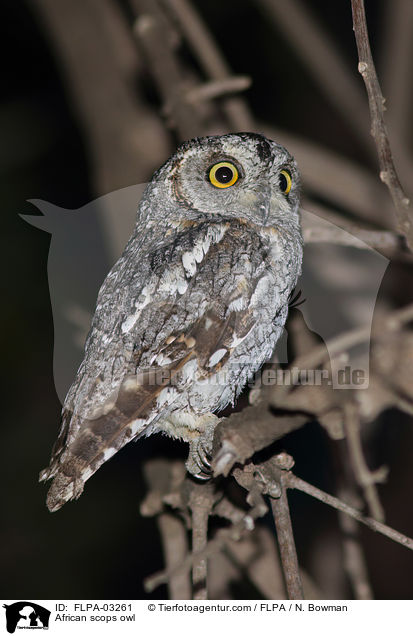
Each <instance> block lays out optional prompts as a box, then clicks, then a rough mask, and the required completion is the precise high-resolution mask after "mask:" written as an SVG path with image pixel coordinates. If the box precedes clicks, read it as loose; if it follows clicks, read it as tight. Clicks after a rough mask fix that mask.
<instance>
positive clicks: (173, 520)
mask: <svg viewBox="0 0 413 636" xmlns="http://www.w3.org/2000/svg"><path fill="white" fill-rule="evenodd" d="M157 522H158V528H159V532H160V534H161V541H162V547H163V553H164V557H165V565H166V567H167V568H168V569H173V568H174V567H175V566H176V565H177V564H178V563H180V562H181V561H182V560H183V559H184V558H185V556H186V555H187V554H188V540H187V533H186V528H185V525H184V523H183V521H182V519H179V518H177V517H175V516H174V515H172V514H170V513H168V512H163V513H161V514H159V515H158V517H157ZM168 587H169V598H171V599H176V600H178V599H183V600H185V599H186V600H187V599H190V598H191V582H190V580H189V576H188V572H178V573H177V574H176V575H175V576H171V577H170V579H169V580H168Z"/></svg>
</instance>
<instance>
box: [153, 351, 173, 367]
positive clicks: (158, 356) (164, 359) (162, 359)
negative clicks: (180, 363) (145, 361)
mask: <svg viewBox="0 0 413 636" xmlns="http://www.w3.org/2000/svg"><path fill="white" fill-rule="evenodd" d="M154 362H156V364H158V365H159V366H160V367H163V366H164V365H165V364H171V362H172V360H171V358H168V356H165V355H164V354H163V353H162V352H161V353H155V354H154V355H153V356H152V358H151V359H150V361H149V364H153V363H154Z"/></svg>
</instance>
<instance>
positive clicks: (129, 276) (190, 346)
mask: <svg viewBox="0 0 413 636" xmlns="http://www.w3.org/2000/svg"><path fill="white" fill-rule="evenodd" d="M265 251H266V248H265V247H264V245H263V243H262V240H261V238H260V236H259V234H258V233H254V232H252V231H251V228H249V227H246V225H245V224H241V223H238V222H234V221H229V220H227V221H222V220H221V221H220V222H216V223H203V224H197V225H194V226H192V227H189V228H187V229H186V230H185V231H183V232H180V233H177V234H176V236H175V238H174V239H173V240H172V241H171V244H170V245H168V246H167V248H165V246H163V247H162V248H161V247H160V248H158V249H156V248H155V249H153V250H152V251H151V253H150V254H149V255H148V256H147V258H146V259H145V260H144V262H143V261H142V260H140V261H139V262H140V263H141V268H137V265H136V263H137V260H136V258H137V254H136V252H135V246H134V243H133V241H132V242H130V243H129V244H128V246H127V248H126V250H125V253H124V254H123V256H122V257H121V259H120V261H119V262H118V263H117V264H116V266H115V268H114V269H113V270H112V272H111V273H110V274H109V275H108V277H107V279H106V281H105V283H104V285H103V286H102V289H101V291H100V293H99V297H98V303H97V309H96V314H95V317H94V321H93V324H92V330H91V333H90V335H89V338H88V341H87V345H86V351H85V359H84V361H83V363H82V365H81V367H80V369H79V372H78V375H77V378H76V380H75V382H74V385H73V386H72V388H71V390H70V392H69V394H68V397H67V399H66V402H65V405H64V409H63V417H62V428H61V432H60V435H59V438H58V440H57V442H56V444H55V447H54V449H53V454H52V461H51V464H50V467H49V468H48V469H46V470H45V471H43V473H41V479H42V480H44V479H50V478H53V479H54V481H53V484H52V486H51V488H50V491H49V494H48V500H47V503H48V506H49V509H50V510H57V509H58V508H60V507H61V506H62V505H63V504H64V503H65V502H66V501H68V500H69V499H73V498H77V497H78V496H79V495H80V494H81V492H82V490H83V486H84V482H85V481H86V480H87V479H88V478H89V477H90V476H91V475H92V474H93V473H94V472H95V471H96V470H97V469H98V468H99V466H101V464H102V463H103V462H105V461H106V460H107V459H109V457H111V456H112V455H113V454H114V453H115V452H117V450H119V449H120V448H121V447H122V446H124V445H125V444H126V443H127V442H128V441H130V440H131V439H133V438H136V437H138V436H139V435H142V434H144V433H147V434H148V433H149V432H150V430H151V428H153V426H154V424H155V423H156V421H157V420H158V419H159V418H163V417H165V414H167V413H168V411H170V410H171V409H173V401H174V398H176V396H177V395H179V393H180V392H183V391H185V390H187V388H188V385H189V384H190V383H191V382H193V381H195V379H196V378H200V377H201V378H207V377H208V376H210V375H212V374H214V373H216V372H217V370H218V369H219V368H220V366H222V365H223V364H224V363H225V362H226V360H227V359H228V357H229V356H230V355H231V352H232V351H233V349H234V348H235V347H237V346H238V345H239V343H241V342H242V341H243V340H244V339H245V337H246V336H247V335H248V333H249V332H250V331H251V329H252V328H253V327H254V325H255V322H256V312H254V311H253V307H254V301H253V297H254V294H255V295H257V294H258V290H259V288H260V285H259V283H260V280H261V279H262V278H263V276H266V275H267V274H268V271H267V268H268V264H267V261H266V254H265ZM142 268H143V269H144V271H143V272H142ZM137 269H138V270H139V271H138V272H137ZM142 281H145V284H142ZM139 291H140V293H139ZM255 300H256V299H255ZM216 406H218V405H211V408H214V407H216Z"/></svg>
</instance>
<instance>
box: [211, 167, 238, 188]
mask: <svg viewBox="0 0 413 636" xmlns="http://www.w3.org/2000/svg"><path fill="white" fill-rule="evenodd" d="M238 177H239V175H238V170H237V169H236V167H235V166H234V164H233V163H230V162H229V161H220V162H219V163H216V164H215V165H214V166H212V168H210V170H209V173H208V178H209V180H210V182H211V183H212V185H213V186H215V187H216V188H229V186H232V185H234V183H236V182H237V181H238Z"/></svg>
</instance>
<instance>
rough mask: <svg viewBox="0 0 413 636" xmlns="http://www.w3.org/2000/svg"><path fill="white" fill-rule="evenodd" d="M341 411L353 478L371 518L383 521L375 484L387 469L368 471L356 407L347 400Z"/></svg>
mask: <svg viewBox="0 0 413 636" xmlns="http://www.w3.org/2000/svg"><path fill="white" fill-rule="evenodd" d="M343 411H344V430H345V433H346V439H347V444H348V449H349V455H350V461H351V463H352V466H353V472H354V476H355V478H356V480H357V483H358V484H359V485H360V486H361V488H362V489H363V492H364V496H365V499H366V501H367V505H368V507H369V510H370V514H371V516H372V517H373V518H374V519H376V520H377V521H384V510H383V506H382V505H381V503H380V499H379V496H378V493H377V488H376V483H381V482H383V481H384V480H385V479H386V477H387V473H388V471H387V468H386V467H384V466H383V467H381V468H380V469H378V470H376V471H374V472H372V471H370V470H369V468H368V466H367V464H366V460H365V458H364V454H363V449H362V446H361V439H360V420H359V415H358V409H357V406H356V404H354V402H352V401H351V400H347V401H346V402H345V403H344V405H343Z"/></svg>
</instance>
